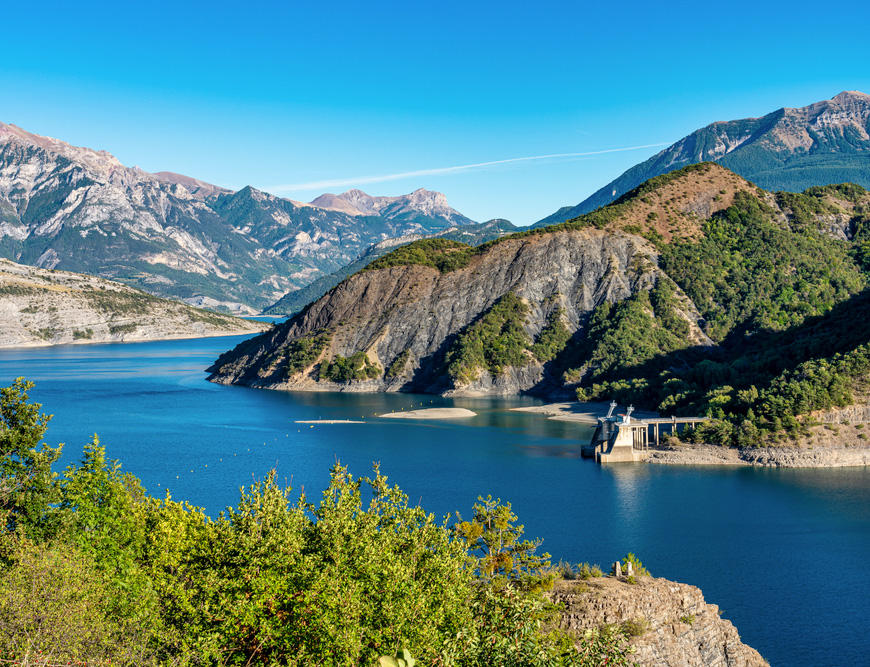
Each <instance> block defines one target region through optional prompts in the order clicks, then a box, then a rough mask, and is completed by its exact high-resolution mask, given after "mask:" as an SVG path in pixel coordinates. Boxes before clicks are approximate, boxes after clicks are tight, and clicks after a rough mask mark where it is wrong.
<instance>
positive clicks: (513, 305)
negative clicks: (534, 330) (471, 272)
mask: <svg viewBox="0 0 870 667" xmlns="http://www.w3.org/2000/svg"><path fill="white" fill-rule="evenodd" d="M528 312H529V306H528V304H527V303H526V302H525V301H523V300H522V299H520V298H519V297H518V296H517V295H516V294H514V293H513V292H508V293H507V294H505V295H504V296H503V297H502V298H501V299H499V300H498V301H496V302H495V304H493V306H492V308H490V309H489V310H488V311H487V312H486V313H485V314H484V315H483V317H481V318H480V319H479V320H478V321H477V322H474V323H473V324H471V325H470V326H469V327H468V328H467V329H466V330H465V331H463V332H462V333H460V334H459V335H458V336H457V337H456V340H455V341H454V342H453V345H452V346H451V348H450V350H449V351H448V352H447V357H446V359H445V361H446V364H447V373H448V374H449V375H450V377H451V378H453V379H454V380H457V381H459V382H463V383H469V382H473V381H474V380H476V379H477V376H478V374H479V372H480V371H481V370H487V371H489V372H490V373H492V375H499V374H500V373H501V372H502V370H503V369H505V368H507V367H508V366H525V365H526V364H527V363H528V359H529V358H528V355H527V353H526V351H527V350H528V349H529V347H530V346H531V344H532V341H531V339H530V338H529V335H528V334H527V333H526V331H525V329H524V328H523V325H524V324H525V321H526V316H527V314H528Z"/></svg>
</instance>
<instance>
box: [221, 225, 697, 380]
mask: <svg viewBox="0 0 870 667" xmlns="http://www.w3.org/2000/svg"><path fill="white" fill-rule="evenodd" d="M661 276H662V272H661V270H660V269H659V268H658V265H657V255H656V252H655V249H654V248H653V247H652V246H651V245H650V244H649V243H648V242H647V241H645V240H644V239H642V238H640V237H637V236H633V235H630V234H625V233H622V232H610V231H601V230H595V229H584V230H579V231H563V232H556V233H551V234H545V235H531V236H523V237H520V238H516V239H513V238H507V239H505V240H502V241H501V242H499V243H497V244H495V245H493V246H492V247H491V248H489V249H488V250H487V251H486V252H483V253H481V254H479V255H477V256H475V257H473V258H472V259H471V261H470V262H469V263H468V265H467V266H465V267H463V268H460V269H457V270H455V271H451V272H448V273H442V272H441V271H439V270H438V269H436V268H432V267H429V266H419V265H406V266H393V267H389V268H385V269H379V270H375V271H363V272H361V273H358V274H356V275H354V276H352V277H351V278H349V279H348V280H346V281H344V282H343V283H341V284H340V285H339V286H338V287H336V288H335V289H333V290H332V291H331V292H330V293H329V294H328V295H326V296H324V297H323V298H321V299H319V300H318V301H316V302H315V303H313V304H311V305H310V306H309V307H308V308H307V309H305V310H304V311H303V312H302V313H300V314H299V315H297V316H296V317H294V318H293V319H292V320H290V321H289V322H287V323H285V324H284V325H281V326H279V327H277V328H276V329H275V330H274V331H272V332H269V333H267V334H264V335H263V336H261V337H258V338H257V339H254V340H253V341H250V344H248V345H246V346H244V348H241V347H240V348H238V349H237V350H235V351H233V352H232V353H230V354H227V355H225V356H224V357H222V358H221V360H219V362H218V363H217V364H216V365H215V366H214V367H213V376H212V379H213V380H215V381H217V382H221V383H240V384H247V385H250V386H257V387H271V388H282V389H313V388H316V387H320V388H326V387H330V388H335V387H334V386H333V385H327V384H324V383H319V382H318V381H317V379H316V377H317V376H316V372H315V365H316V364H315V361H319V360H320V358H321V357H322V358H334V357H335V356H342V357H350V356H351V355H353V354H355V353H357V352H363V353H365V354H366V355H367V357H368V358H369V359H370V360H371V362H373V363H374V364H378V365H380V366H381V367H382V368H384V369H387V368H389V367H390V366H392V365H393V364H394V363H395V362H396V360H397V359H400V358H402V357H404V358H405V363H404V365H403V367H402V368H401V369H397V370H396V371H395V373H394V374H393V375H392V377H391V378H386V377H381V378H379V379H377V380H374V381H371V382H369V383H366V384H365V385H364V386H363V388H366V389H368V390H379V389H380V390H383V389H386V390H397V389H402V390H405V391H428V392H437V391H442V392H453V393H462V394H478V393H500V394H511V393H516V392H518V391H527V390H530V389H533V388H535V387H537V386H539V385H543V384H545V383H546V382H547V378H546V377H545V372H544V370H545V369H544V366H543V365H542V364H541V363H539V362H537V361H535V360H534V359H532V358H529V359H528V363H527V364H525V365H524V366H523V367H522V368H518V369H515V370H513V371H511V372H509V373H506V374H500V375H498V376H497V377H492V375H491V374H489V373H488V372H486V371H484V372H482V373H480V375H479V376H478V378H477V380H476V381H474V382H472V383H470V384H466V385H462V384H460V385H456V384H455V383H450V382H449V381H448V380H447V378H445V375H444V362H443V357H444V354H445V352H446V350H447V348H448V347H449V346H450V344H451V342H452V341H453V339H454V338H455V337H456V336H457V334H459V333H460V332H461V331H463V330H465V329H466V328H467V327H468V326H469V325H470V324H472V323H473V322H475V321H477V320H478V319H479V318H480V317H481V314H482V313H486V312H487V311H488V310H490V309H491V308H492V307H493V305H494V304H495V303H496V302H497V301H499V299H501V298H502V297H504V296H505V295H506V294H508V293H511V294H514V295H516V296H517V297H519V298H520V299H521V300H523V302H525V303H527V304H528V305H529V314H528V318H527V319H526V321H525V323H524V327H525V329H526V332H527V333H528V335H529V336H530V337H531V338H535V337H537V336H538V335H539V334H540V333H541V331H542V330H543V328H544V327H545V326H546V324H547V321H548V318H549V317H550V315H551V314H552V313H553V312H555V311H556V310H557V309H559V310H561V312H562V318H563V320H564V322H565V324H566V326H567V327H568V328H569V329H570V330H571V331H574V332H577V331H580V330H581V329H582V324H583V322H585V319H586V317H587V316H588V314H589V312H590V311H591V310H592V309H593V308H594V307H595V306H597V305H599V304H601V303H603V302H605V301H610V302H612V301H620V300H622V299H625V298H627V297H629V296H631V295H632V294H635V293H637V292H638V291H641V290H648V289H650V288H651V287H652V286H653V285H654V284H655V283H656V281H657V280H658V279H659V278H660V277H661ZM684 317H685V318H686V319H687V320H688V321H689V322H690V323H691V327H692V332H693V335H694V336H696V337H697V338H698V339H699V340H700V339H703V338H704V336H703V334H701V333H700V330H699V329H698V327H697V315H696V314H695V313H694V312H693V311H692V310H691V308H690V307H689V306H688V305H687V310H686V312H685V313H684ZM323 331H326V332H330V341H329V344H328V346H327V347H326V348H325V349H324V350H323V352H322V354H321V356H320V357H318V359H317V360H314V359H312V360H311V363H310V364H309V365H308V367H306V369H305V372H301V373H296V374H291V375H288V373H287V370H286V354H287V352H288V350H290V349H291V348H292V347H293V342H294V341H298V340H301V339H308V338H311V337H314V336H316V335H317V333H318V332H323ZM355 388H357V389H359V388H360V387H355Z"/></svg>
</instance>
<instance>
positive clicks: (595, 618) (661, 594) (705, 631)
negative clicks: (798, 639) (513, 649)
mask: <svg viewBox="0 0 870 667" xmlns="http://www.w3.org/2000/svg"><path fill="white" fill-rule="evenodd" d="M550 598H551V599H552V601H553V602H556V603H559V604H561V605H563V609H562V612H561V615H560V619H559V626H560V627H561V628H563V629H565V630H568V631H570V632H572V633H576V634H577V635H578V636H582V634H583V633H584V632H585V631H586V630H591V629H596V628H601V627H602V626H606V625H617V626H621V627H622V628H623V629H625V630H627V632H628V634H629V635H632V636H631V639H630V644H631V646H632V647H633V649H634V653H633V654H632V655H631V658H630V659H631V661H633V662H634V663H636V664H637V665H641V666H642V667H643V666H646V665H649V666H653V665H654V666H656V667H659V666H661V665H667V666H668V667H755V666H758V667H761V666H762V665H767V662H766V661H765V660H764V658H762V657H761V655H760V654H759V653H758V651H756V650H755V649H753V648H751V647H749V646H747V645H746V644H744V643H743V642H741V641H740V635H739V634H738V632H737V629H736V628H735V627H734V625H733V624H732V623H731V622H730V621H728V620H726V619H724V618H722V617H721V615H720V611H719V608H718V607H717V606H716V605H714V604H708V603H707V602H706V601H705V600H704V596H703V594H702V593H701V590H700V589H699V588H697V587H695V586H690V585H688V584H680V583H676V582H673V581H669V580H667V579H657V578H653V577H647V576H638V577H636V583H633V584H632V583H628V582H627V581H625V580H618V579H616V578H614V577H599V578H593V579H588V580H586V581H566V580H561V581H559V582H557V584H556V587H555V589H554V590H553V592H552V593H550Z"/></svg>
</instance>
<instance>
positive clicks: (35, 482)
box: [0, 378, 62, 534]
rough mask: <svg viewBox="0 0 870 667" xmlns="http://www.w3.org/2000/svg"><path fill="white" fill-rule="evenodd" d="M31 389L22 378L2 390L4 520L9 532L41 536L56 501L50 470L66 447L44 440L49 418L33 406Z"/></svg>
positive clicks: (0, 497) (0, 504) (0, 513)
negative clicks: (51, 444)
mask: <svg viewBox="0 0 870 667" xmlns="http://www.w3.org/2000/svg"><path fill="white" fill-rule="evenodd" d="M32 388H33V383H32V382H27V381H26V380H25V379H24V378H18V379H16V380H15V381H14V382H13V383H12V385H11V386H9V387H3V388H0V517H5V519H6V524H7V527H8V528H20V529H21V530H23V531H24V532H26V533H28V534H39V533H40V532H41V531H44V530H45V529H46V528H45V526H46V524H47V518H48V515H49V514H50V513H51V506H52V504H53V503H54V502H56V500H57V498H58V493H57V488H56V485H55V477H56V475H55V473H53V472H52V471H51V466H52V464H53V463H54V462H55V461H57V459H58V458H60V452H61V447H62V445H57V446H55V447H52V446H50V445H48V444H46V443H45V442H42V438H43V436H44V435H45V431H46V429H47V428H48V422H49V420H50V419H51V416H50V415H46V414H43V413H41V412H40V410H41V408H42V406H41V405H40V404H39V403H30V402H29V400H30V399H29V396H28V394H27V392H28V391H30V390H31V389H32Z"/></svg>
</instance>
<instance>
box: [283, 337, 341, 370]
mask: <svg viewBox="0 0 870 667" xmlns="http://www.w3.org/2000/svg"><path fill="white" fill-rule="evenodd" d="M331 339H332V334H330V333H329V332H328V331H315V332H314V333H313V334H312V335H311V336H306V337H304V338H297V339H296V340H293V341H290V343H289V344H288V345H287V374H288V375H295V374H296V373H301V372H302V371H304V370H305V369H306V368H308V367H309V366H311V365H312V364H313V363H314V362H315V361H317V359H318V358H319V357H320V354H321V353H322V352H323V350H325V349H326V348H327V347H328V346H329V342H330V340H331Z"/></svg>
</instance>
